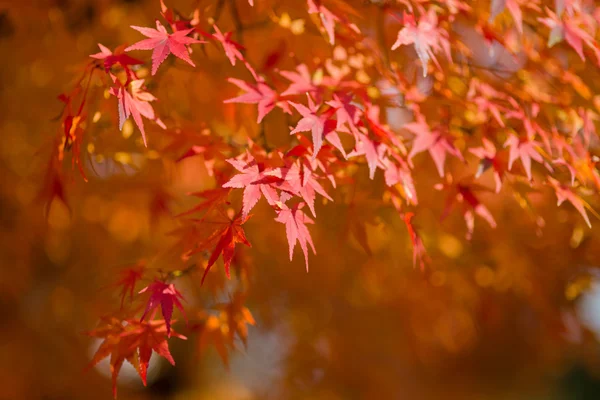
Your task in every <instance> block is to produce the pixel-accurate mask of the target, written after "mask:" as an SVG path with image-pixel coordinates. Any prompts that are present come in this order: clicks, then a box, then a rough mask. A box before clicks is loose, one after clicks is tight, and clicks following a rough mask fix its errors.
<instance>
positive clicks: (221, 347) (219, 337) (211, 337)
mask: <svg viewBox="0 0 600 400" xmlns="http://www.w3.org/2000/svg"><path fill="white" fill-rule="evenodd" d="M204 318H205V321H204V323H203V324H201V325H199V326H197V327H196V328H195V329H199V330H201V332H200V334H199V335H198V348H199V349H200V351H203V350H204V349H206V347H207V346H208V345H209V344H210V343H212V344H213V345H214V346H215V350H216V351H217V354H219V357H221V360H222V361H223V364H224V365H225V368H226V369H229V354H228V351H227V346H228V345H229V346H231V345H232V344H231V341H230V338H229V333H228V328H229V327H228V326H226V325H225V324H223V323H222V321H221V319H220V318H219V317H217V316H215V315H208V316H205V317H204Z"/></svg>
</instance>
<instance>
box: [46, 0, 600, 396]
mask: <svg viewBox="0 0 600 400" xmlns="http://www.w3.org/2000/svg"><path fill="white" fill-rule="evenodd" d="M191 3H193V2H191ZM196 3H197V4H198V5H194V4H190V6H189V8H187V9H185V10H181V11H176V10H175V9H173V8H170V7H169V5H168V4H167V2H163V1H161V2H160V4H157V7H158V6H160V8H159V9H158V10H159V11H160V15H159V17H158V18H157V20H156V21H155V24H153V25H152V26H153V27H141V26H134V25H132V28H133V29H134V30H135V31H137V32H139V34H140V35H139V41H138V42H137V43H133V44H131V45H129V46H127V45H126V44H123V45H120V46H117V47H116V48H114V50H111V48H109V47H107V46H105V45H103V44H98V46H99V49H100V51H99V52H98V53H96V54H92V55H91V56H90V57H91V60H90V61H89V62H88V63H86V64H85V65H84V66H83V67H82V72H81V75H80V76H79V77H77V80H76V81H75V83H74V85H73V88H72V90H71V91H69V92H68V93H63V94H61V95H60V96H59V100H60V101H61V102H63V103H64V108H63V111H62V114H61V116H60V119H61V123H60V129H59V132H58V134H57V136H56V137H55V140H54V141H53V145H52V146H53V147H52V149H53V151H52V157H51V159H50V162H49V167H48V176H47V179H46V183H47V187H46V188H45V191H44V192H43V196H44V199H45V200H46V201H47V202H48V204H49V203H50V202H51V201H52V200H53V199H54V198H55V197H58V198H60V199H61V200H63V201H65V202H67V203H68V200H67V199H66V197H65V194H64V193H65V190H66V188H67V186H68V182H69V180H70V179H69V178H67V177H66V176H65V175H68V171H69V169H67V170H66V172H65V171H64V170H63V168H62V167H61V165H62V164H67V163H70V164H71V165H72V168H71V170H72V171H73V173H72V174H71V175H70V176H71V178H72V179H79V178H76V176H77V174H79V175H80V176H81V179H83V180H86V181H87V180H88V179H93V176H94V175H95V174H100V173H99V172H98V171H95V169H94V165H95V164H96V163H95V162H94V161H93V159H94V158H97V157H98V156H99V155H101V156H102V157H103V158H107V157H113V158H114V159H115V160H117V159H123V158H127V157H125V156H123V154H122V152H119V153H118V156H117V153H114V154H112V153H110V152H107V153H105V154H102V153H101V151H102V150H101V149H102V146H101V143H102V140H103V135H113V136H114V135H115V131H116V128H117V127H118V129H119V130H122V131H123V130H124V127H127V126H129V129H130V130H131V129H132V128H133V125H132V124H131V121H133V124H135V126H136V127H137V129H136V133H134V135H139V137H140V138H141V141H142V142H141V143H138V145H137V146H138V148H140V149H144V150H139V151H142V152H145V153H144V155H143V157H144V158H145V159H148V160H153V159H154V160H156V159H158V158H160V159H165V160H170V161H171V162H173V163H175V164H177V163H182V162H184V161H185V160H186V159H189V158H192V157H199V159H201V160H202V163H203V167H204V169H205V170H206V173H205V174H203V175H202V176H203V177H204V178H205V179H207V184H206V185H205V186H206V187H207V189H205V190H203V191H200V192H195V193H190V194H189V197H190V198H193V199H197V200H196V202H195V204H194V205H193V206H191V207H190V208H189V209H187V210H184V211H182V212H180V213H177V214H174V213H168V214H169V217H170V218H172V219H173V224H175V225H176V226H177V227H176V228H175V229H173V230H171V231H170V232H168V236H169V240H170V242H169V243H170V246H169V247H168V248H167V249H162V250H161V251H157V252H156V254H153V255H151V256H150V257H149V258H148V259H146V260H141V261H140V262H138V263H136V264H135V265H133V266H129V267H127V268H123V270H122V275H121V277H120V278H119V279H116V280H115V282H114V283H113V284H112V285H111V288H113V289H114V291H115V294H116V295H117V296H119V295H120V307H119V309H118V310H115V311H114V313H113V314H111V315H105V316H99V317H101V318H100V323H99V326H98V327H97V328H95V329H93V330H92V331H91V332H90V335H92V336H94V337H98V338H102V339H104V342H103V344H102V345H101V346H100V348H99V349H98V351H97V353H96V354H95V356H94V358H93V360H92V364H95V363H98V362H99V361H100V360H101V359H103V358H105V357H109V356H110V363H111V371H112V375H113V386H114V389H113V391H114V395H115V397H116V377H117V375H118V374H119V370H120V368H121V366H122V364H123V362H124V361H125V360H126V361H128V362H130V363H132V364H133V365H134V366H135V367H136V369H137V370H138V372H139V375H140V377H141V378H142V380H143V381H144V383H145V382H146V371H147V369H148V364H149V362H150V355H151V353H152V352H153V351H154V352H156V353H157V354H158V355H160V356H162V357H164V358H166V359H167V360H168V361H169V362H171V363H174V360H173V358H172V357H171V354H170V352H169V347H168V341H169V339H170V338H172V337H177V338H180V339H185V337H184V336H183V335H181V334H179V333H176V332H175V330H174V329H173V328H172V327H171V325H172V323H173V322H174V318H173V315H174V314H175V315H176V316H177V319H181V320H183V321H187V325H185V329H189V330H194V329H197V330H199V331H200V332H201V343H202V345H204V346H205V345H208V344H209V343H213V344H214V346H215V347H216V349H217V351H218V353H219V355H220V356H221V358H222V359H223V361H224V363H227V362H228V351H229V350H230V349H233V348H235V347H236V344H235V343H236V340H237V339H236V337H237V338H239V339H241V340H242V341H243V342H244V343H245V342H246V339H247V334H248V333H247V324H254V322H255V321H254V318H253V317H252V314H251V313H250V311H249V310H248V309H247V308H246V307H245V305H244V299H245V292H246V291H247V288H248V286H251V285H252V279H251V274H253V273H256V274H260V269H261V266H260V265H256V266H251V262H248V261H247V260H245V259H244V258H243V257H241V256H240V253H241V252H242V251H245V250H244V248H251V247H252V243H251V240H249V239H248V237H247V235H246V230H247V228H245V227H246V226H247V225H245V224H246V222H247V221H248V220H250V219H252V218H255V217H254V216H253V210H255V207H256V206H257V205H258V204H259V203H263V205H264V206H266V207H268V208H269V209H270V215H271V219H270V220H269V219H264V220H261V221H260V224H276V223H280V224H282V225H283V226H280V230H281V233H282V234H283V233H284V232H285V236H286V238H287V244H288V249H289V258H290V260H292V259H293V258H294V256H295V255H297V251H296V252H295V249H296V245H297V244H298V245H299V246H298V247H299V248H300V251H301V253H302V255H301V256H302V257H303V259H304V263H305V266H306V270H307V271H308V270H309V260H310V259H311V258H313V257H318V251H317V250H318V248H317V246H316V245H315V242H314V241H313V235H311V230H312V229H314V228H315V227H317V226H319V225H320V219H321V218H320V215H319V217H318V216H317V209H319V214H321V213H327V212H328V209H329V208H330V207H334V205H336V204H342V205H346V206H348V207H347V209H348V210H350V212H349V215H348V217H347V220H348V221H349V222H348V228H349V229H348V230H347V231H348V233H349V235H351V236H352V237H353V238H354V239H353V240H356V241H357V242H358V243H359V244H360V246H361V247H362V248H363V250H364V252H365V253H366V254H369V255H370V254H371V249H370V245H369V239H368V233H367V230H366V227H365V225H366V220H367V219H368V215H367V214H368V212H369V211H368V210H367V209H365V210H362V209H361V208H360V206H361V204H362V203H364V195H363V194H361V190H362V188H361V184H363V182H364V180H361V176H362V174H363V172H364V173H365V174H366V175H367V176H368V179H369V180H371V181H373V185H374V187H375V189H374V193H376V196H375V197H374V198H372V199H371V200H372V201H373V202H375V203H376V204H375V206H376V207H384V208H389V209H393V210H394V212H395V215H396V216H397V218H398V220H399V221H401V223H403V224H405V228H406V232H407V238H408V240H409V241H410V243H411V245H412V252H413V257H412V263H411V267H412V268H415V267H417V266H418V267H419V269H420V270H421V271H423V272H422V273H426V271H427V269H428V268H430V266H431V265H433V264H435V262H436V260H435V257H434V256H433V254H432V255H429V254H428V253H429V252H428V250H427V246H426V245H425V243H424V241H423V239H422V236H423V229H422V228H421V227H420V226H419V215H420V213H421V212H422V211H423V210H428V209H431V208H434V206H433V205H432V204H425V203H422V202H420V201H419V198H420V193H419V191H420V190H430V191H440V194H439V195H438V196H435V198H436V199H438V201H439V204H441V205H442V207H443V211H442V213H441V214H440V215H439V218H441V219H442V220H443V219H444V218H446V217H447V216H449V215H450V214H455V213H456V214H457V215H460V216H461V217H462V218H464V236H465V241H466V242H468V241H470V240H472V239H473V238H474V237H477V234H478V230H479V229H495V228H496V227H497V226H498V225H499V224H501V221H500V220H498V221H497V219H498V218H497V217H496V216H495V215H494V207H490V206H489V204H488V205H486V203H494V201H495V200H494V198H495V196H496V197H497V198H499V199H500V198H501V199H505V198H507V196H514V197H515V198H517V199H518V201H519V204H520V205H521V206H522V208H523V215H525V216H528V217H532V220H533V221H534V223H535V224H536V225H537V227H538V228H539V229H540V230H542V231H543V227H544V219H543V216H542V215H541V214H540V213H539V212H538V211H536V208H535V205H533V204H532V203H531V202H530V201H529V197H530V196H531V193H533V192H540V191H552V192H553V193H554V196H555V198H556V201H557V203H558V206H560V207H561V208H564V209H566V210H568V211H569V212H570V214H571V215H572V217H573V218H581V219H582V220H583V221H585V224H586V225H588V226H591V225H592V222H593V217H590V215H593V216H594V217H598V215H597V213H596V212H595V211H594V208H593V207H592V206H591V205H594V204H595V205H598V204H599V202H598V192H599V190H600V173H599V171H598V168H597V163H598V152H599V149H600V141H599V137H598V134H597V125H598V113H600V95H597V94H596V93H598V92H599V91H600V84H599V82H600V43H599V40H598V38H600V29H599V28H600V7H598V6H597V4H596V3H595V2H594V1H586V0H560V1H556V2H554V1H540V0H533V1H520V0H506V1H502V0H500V1H497V0H492V1H491V4H490V2H487V1H486V2H467V1H460V0H444V1H427V0H416V1H411V0H380V1H375V0H371V1H359V0H356V1H341V0H307V1H306V2H303V1H275V0H255V1H252V0H250V1H248V2H246V1H244V0H230V1H225V0H215V1H213V2H196ZM207 3H210V4H207ZM154 26H155V28H154ZM256 31H260V32H262V35H261V36H260V38H261V40H262V39H264V38H265V37H269V35H270V34H271V33H272V34H273V35H276V36H277V37H279V38H283V39H282V41H281V46H279V47H277V48H275V50H274V51H272V52H270V53H268V54H265V53H264V50H263V49H262V48H261V46H262V44H261V43H260V42H257V39H255V38H254V37H253V33H254V32H256ZM300 42H304V43H305V47H300V46H298V47H295V46H296V45H297V44H298V43H300ZM306 43H310V46H308V48H306ZM150 52H151V53H150ZM208 64H210V65H211V69H208V68H207V67H205V66H206V65H208ZM205 68H206V69H205ZM215 68H216V69H218V70H219V71H220V72H219V73H212V72H213V71H215ZM176 72H178V73H180V74H182V75H184V79H185V80H186V82H190V83H189V89H188V86H186V85H185V84H184V85H179V86H177V87H175V86H173V87H170V85H173V81H174V79H173V78H171V77H170V74H174V73H176ZM195 80H198V81H199V82H202V84H200V86H202V89H200V90H199V89H198V85H199V84H198V83H197V82H198V81H195ZM156 88H162V89H163V93H166V94H167V95H166V96H165V97H164V98H161V97H160V96H158V95H157V94H156V91H157V89H156ZM192 88H194V89H192ZM186 90H187V91H189V92H186ZM194 90H195V91H196V92H194ZM201 91H205V92H204V93H200V92H201ZM183 97H185V98H186V99H191V100H190V107H189V109H185V107H183V106H181V105H179V104H178V99H179V98H183ZM195 98H197V99H200V98H202V100H201V101H198V102H196V103H194V101H193V100H194V99H195ZM207 99H208V100H207ZM186 101H187V100H186ZM206 101H209V102H211V103H213V104H217V106H215V107H217V108H218V109H219V111H217V112H215V113H214V115H213V116H212V117H213V120H207V121H197V120H196V119H195V118H194V117H193V116H191V115H192V114H194V112H195V111H194V110H196V109H201V108H202V107H203V106H204V104H205V103H206ZM159 110H160V111H159ZM199 112H200V111H199ZM128 121H129V122H128ZM99 122H102V124H103V126H104V128H103V129H99V128H97V126H98V125H100V124H99ZM113 128H114V129H113ZM137 131H139V133H137ZM127 159H128V158H127ZM130 161H131V160H130ZM129 164H131V162H129ZM432 171H433V173H431V172H432ZM417 189H419V190H417ZM501 196H502V197H501ZM428 198H431V196H428ZM563 203H565V204H567V203H568V205H562V204H563ZM167 204H168V200H167V199H166V197H165V198H161V199H158V200H157V203H156V204H155V206H156V209H157V210H159V209H160V210H164V209H168V206H167ZM323 204H325V206H323V207H321V205H323ZM476 222H477V226H476ZM479 225H484V226H483V227H479ZM325 228H326V227H325ZM256 229H260V228H259V227H258V225H257V226H256ZM310 253H312V254H313V255H310ZM250 254H251V250H250ZM221 264H222V265H223V269H224V272H225V275H226V276H227V278H230V277H231V275H232V271H233V273H234V275H235V284H234V286H235V289H234V292H235V294H234V295H233V296H231V297H230V299H229V302H224V303H220V304H219V305H218V306H217V307H216V310H217V314H214V313H212V314H211V313H207V312H205V311H204V310H202V308H201V306H199V305H198V304H195V305H193V306H192V305H190V304H188V303H187V302H186V301H185V298H184V296H182V294H181V293H180V292H179V291H178V289H177V285H178V281H179V280H180V279H184V278H185V277H188V276H190V275H191V274H192V273H196V272H199V273H200V274H201V277H202V278H201V280H200V281H199V282H198V285H199V286H200V285H202V287H201V288H202V290H209V291H211V292H218V291H220V290H224V288H225V284H224V282H223V281H222V280H219V279H218V277H217V275H218V274H221V273H220V272H217V271H216V269H215V268H214V267H215V266H217V265H218V266H219V267H220V265H221ZM278 267H281V268H287V266H278ZM298 273H300V271H298ZM211 281H212V282H211ZM142 282H145V284H146V285H145V286H144V285H143V284H142ZM199 307H200V310H198V308H199ZM188 308H189V309H188ZM186 309H188V310H187V311H185V310H186ZM217 315H222V316H223V317H222V318H219V317H217Z"/></svg>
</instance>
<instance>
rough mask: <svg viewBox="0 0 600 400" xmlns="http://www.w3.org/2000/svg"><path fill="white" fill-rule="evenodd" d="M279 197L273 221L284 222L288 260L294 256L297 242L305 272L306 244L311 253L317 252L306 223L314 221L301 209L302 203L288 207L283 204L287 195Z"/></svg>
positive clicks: (306, 260)
mask: <svg viewBox="0 0 600 400" xmlns="http://www.w3.org/2000/svg"><path fill="white" fill-rule="evenodd" d="M281 198H282V201H280V202H279V203H278V206H279V211H277V218H275V221H277V222H281V223H282V224H285V233H286V236H287V240H288V246H289V250H290V261H291V260H292V258H293V256H294V247H295V246H296V242H299V243H300V248H301V249H302V253H303V254H304V261H305V263H306V272H308V246H309V245H310V247H311V249H312V251H313V254H317V252H316V251H315V246H314V244H313V241H312V238H311V237H310V232H309V231H308V228H307V227H306V224H313V223H314V221H313V220H312V219H310V218H309V217H308V216H306V214H304V212H303V211H302V207H304V203H298V204H296V205H294V206H293V207H291V208H290V207H288V206H287V205H286V204H285V201H286V200H287V199H289V197H288V196H286V195H282V196H281Z"/></svg>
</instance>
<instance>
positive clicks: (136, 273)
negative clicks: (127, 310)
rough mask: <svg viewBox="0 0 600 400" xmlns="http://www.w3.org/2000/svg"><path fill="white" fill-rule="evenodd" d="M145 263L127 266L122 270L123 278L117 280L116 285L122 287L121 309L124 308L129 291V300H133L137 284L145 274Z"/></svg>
mask: <svg viewBox="0 0 600 400" xmlns="http://www.w3.org/2000/svg"><path fill="white" fill-rule="evenodd" d="M144 268H145V267H144V264H142V263H140V264H138V265H135V266H133V267H130V268H127V269H125V270H123V271H120V275H121V279H119V280H118V281H117V282H115V284H114V286H120V287H122V289H121V309H123V303H124V302H125V297H126V296H127V293H129V301H132V300H133V291H134V290H135V284H136V283H137V282H138V281H139V280H140V279H142V277H143V275H144Z"/></svg>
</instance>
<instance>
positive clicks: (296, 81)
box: [279, 64, 319, 96]
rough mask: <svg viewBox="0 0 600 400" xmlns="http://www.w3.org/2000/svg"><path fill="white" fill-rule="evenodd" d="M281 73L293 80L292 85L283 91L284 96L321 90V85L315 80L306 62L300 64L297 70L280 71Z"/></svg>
mask: <svg viewBox="0 0 600 400" xmlns="http://www.w3.org/2000/svg"><path fill="white" fill-rule="evenodd" d="M279 73H280V74H281V76H283V77H284V78H286V79H287V80H289V81H290V82H291V84H290V86H289V87H288V88H287V89H286V90H285V91H284V92H283V93H281V95H282V96H290V95H294V94H304V93H316V92H318V91H319V87H318V85H317V84H316V83H314V82H313V79H312V76H311V75H310V71H309V70H308V67H307V66H306V64H300V65H298V66H297V67H296V71H280V72H279Z"/></svg>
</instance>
